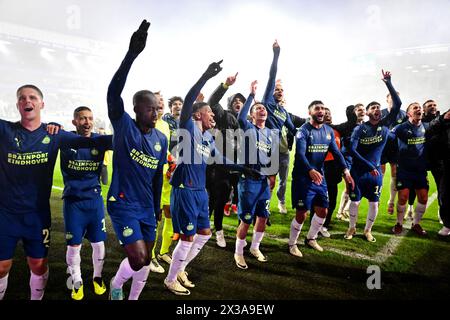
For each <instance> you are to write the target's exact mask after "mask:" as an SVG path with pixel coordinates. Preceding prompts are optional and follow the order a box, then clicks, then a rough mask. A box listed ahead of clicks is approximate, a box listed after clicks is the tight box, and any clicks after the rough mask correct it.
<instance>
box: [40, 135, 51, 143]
mask: <svg viewBox="0 0 450 320" xmlns="http://www.w3.org/2000/svg"><path fill="white" fill-rule="evenodd" d="M42 143H43V144H49V143H50V137H49V136H45V137H44V139H42Z"/></svg>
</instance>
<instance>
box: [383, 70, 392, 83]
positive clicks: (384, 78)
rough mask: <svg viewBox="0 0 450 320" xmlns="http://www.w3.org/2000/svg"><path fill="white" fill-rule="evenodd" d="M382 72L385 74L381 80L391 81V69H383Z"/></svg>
mask: <svg viewBox="0 0 450 320" xmlns="http://www.w3.org/2000/svg"><path fill="white" fill-rule="evenodd" d="M381 74H382V75H383V79H381V80H383V81H384V82H388V81H391V72H390V71H384V70H383V69H382V70H381Z"/></svg>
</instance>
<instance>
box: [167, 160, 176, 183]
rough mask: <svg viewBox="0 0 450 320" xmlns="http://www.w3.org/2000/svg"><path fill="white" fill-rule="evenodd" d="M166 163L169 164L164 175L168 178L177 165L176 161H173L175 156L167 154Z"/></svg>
mask: <svg viewBox="0 0 450 320" xmlns="http://www.w3.org/2000/svg"><path fill="white" fill-rule="evenodd" d="M167 163H168V164H169V169H167V172H166V177H167V178H168V179H170V178H171V177H172V174H173V172H174V171H175V169H176V167H177V162H176V161H175V158H174V156H173V155H171V154H169V155H168V156H167Z"/></svg>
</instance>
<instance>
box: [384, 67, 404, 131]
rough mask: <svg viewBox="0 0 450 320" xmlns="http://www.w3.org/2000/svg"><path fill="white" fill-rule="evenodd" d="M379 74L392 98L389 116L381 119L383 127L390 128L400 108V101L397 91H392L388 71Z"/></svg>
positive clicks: (392, 87)
mask: <svg viewBox="0 0 450 320" xmlns="http://www.w3.org/2000/svg"><path fill="white" fill-rule="evenodd" d="M381 73H382V74H383V79H382V80H383V81H384V83H385V84H386V87H387V88H388V90H389V93H390V95H391V98H392V109H391V111H390V112H389V114H388V115H387V116H386V117H385V118H384V119H382V121H383V125H385V126H388V127H390V126H391V125H392V124H394V122H395V120H396V119H397V115H398V113H399V112H400V107H401V106H402V101H401V100H400V97H399V96H398V94H397V91H396V90H395V89H394V86H393V85H392V82H391V73H390V72H389V71H386V72H385V71H384V70H381Z"/></svg>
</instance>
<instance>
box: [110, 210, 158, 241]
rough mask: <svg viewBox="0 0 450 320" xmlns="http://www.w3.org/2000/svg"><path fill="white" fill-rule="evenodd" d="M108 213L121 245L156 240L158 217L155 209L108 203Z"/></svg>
mask: <svg viewBox="0 0 450 320" xmlns="http://www.w3.org/2000/svg"><path fill="white" fill-rule="evenodd" d="M107 208H108V213H109V216H110V217H111V222H112V225H113V227H114V231H115V232H116V235H117V238H118V239H119V242H120V244H121V245H127V244H131V243H135V242H136V241H138V240H144V241H145V242H153V241H155V238H156V217H155V210H154V209H153V208H150V207H149V208H144V207H137V206H136V207H135V206H124V205H117V204H115V203H113V202H110V201H108V203H107Z"/></svg>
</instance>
